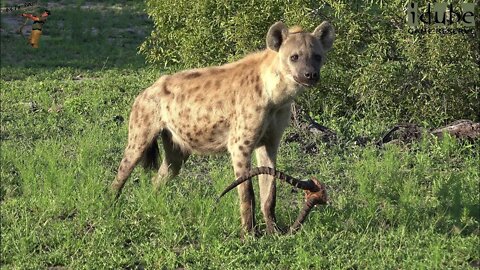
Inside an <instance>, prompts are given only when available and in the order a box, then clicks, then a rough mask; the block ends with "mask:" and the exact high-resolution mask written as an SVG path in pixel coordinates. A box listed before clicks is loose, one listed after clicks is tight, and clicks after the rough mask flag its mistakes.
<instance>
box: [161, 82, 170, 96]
mask: <svg viewBox="0 0 480 270" xmlns="http://www.w3.org/2000/svg"><path fill="white" fill-rule="evenodd" d="M163 93H164V94H165V95H167V96H168V95H170V94H171V93H172V92H170V91H169V90H168V88H167V86H166V85H165V84H163Z"/></svg>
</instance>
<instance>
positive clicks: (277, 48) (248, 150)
mask: <svg viewBox="0 0 480 270" xmlns="http://www.w3.org/2000/svg"><path fill="white" fill-rule="evenodd" d="M334 39H335V32H334V30H333V27H332V26H331V25H330V23H328V22H323V23H322V24H320V25H319V26H318V27H317V28H316V29H315V30H314V31H313V32H312V33H308V32H306V31H303V30H302V29H301V28H300V27H293V28H291V29H288V28H287V27H286V26H285V24H283V23H282V22H277V23H275V24H274V25H272V26H271V27H270V29H269V30H268V33H267V38H266V43H267V49H265V50H263V51H260V52H256V53H253V54H250V55H247V56H246V57H244V58H243V59H240V60H238V61H236V62H233V63H229V64H226V65H223V66H217V67H208V68H200V69H192V70H187V71H183V72H179V73H175V74H173V75H165V76H162V77H160V78H159V79H158V80H157V81H156V82H155V83H154V84H153V85H152V86H150V87H148V88H147V89H145V90H144V91H143V93H141V94H140V95H139V96H138V97H137V98H136V99H135V102H134V104H133V108H132V112H131V114H130V120H129V126H128V128H129V129H128V145H127V147H126V149H125V153H124V156H123V159H122V161H121V163H120V166H119V168H118V174H117V176H116V179H115V181H114V182H113V183H112V189H113V190H114V191H115V192H116V193H117V195H118V194H119V193H120V191H121V189H122V187H123V185H124V184H125V181H126V179H127V178H128V176H129V175H130V173H131V172H132V170H133V168H134V167H135V166H136V165H137V164H138V162H139V161H140V160H143V163H144V166H149V165H150V166H155V163H156V159H157V158H158V146H157V138H158V137H159V136H160V137H161V138H162V142H163V149H164V151H165V155H164V157H163V162H162V164H161V166H160V168H159V170H158V176H157V177H156V178H155V179H154V180H153V182H154V186H159V184H160V183H162V182H164V181H166V180H167V179H170V178H172V177H174V176H176V175H177V174H178V173H179V171H180V168H181V166H182V164H183V163H184V162H185V161H186V160H187V158H188V156H189V155H190V154H191V153H201V154H209V153H218V152H224V151H228V152H229V153H230V156H231V159H232V165H233V168H234V171H235V175H236V177H239V176H241V175H244V174H246V173H247V172H248V171H249V169H250V164H251V156H252V154H253V151H254V150H255V155H256V159H257V163H258V166H267V167H274V166H275V160H276V155H277V149H278V146H279V143H280V139H281V136H282V133H283V131H284V129H285V127H286V126H287V125H288V122H289V120H290V105H291V103H292V102H293V99H294V98H295V97H296V96H297V95H298V94H299V93H301V92H302V91H303V90H304V89H305V88H308V87H311V86H313V85H315V84H316V83H317V82H318V81H319V79H320V75H319V71H320V67H321V66H322V65H323V64H324V63H325V59H326V57H325V54H326V52H327V51H328V50H329V49H330V48H331V47H332V45H333V41H334ZM259 182H260V184H259V185H260V200H261V208H262V213H263V215H264V219H265V222H266V226H267V232H273V231H275V212H274V209H275V181H274V179H273V177H271V176H261V178H260V181H259ZM238 194H239V197H240V213H241V220H242V226H243V229H244V230H245V231H247V232H251V231H253V229H254V226H255V220H254V205H255V203H254V194H253V186H252V183H251V181H247V182H245V183H243V184H241V185H240V186H239V187H238Z"/></svg>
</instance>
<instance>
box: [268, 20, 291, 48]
mask: <svg viewBox="0 0 480 270" xmlns="http://www.w3.org/2000/svg"><path fill="white" fill-rule="evenodd" d="M287 35H288V28H287V26H286V25H285V24H284V23H283V22H276V23H275V24H274V25H272V26H270V29H268V33H267V47H268V48H269V49H271V50H274V51H276V52H278V50H279V49H280V46H281V45H282V42H283V41H284V40H285V39H286V38H287Z"/></svg>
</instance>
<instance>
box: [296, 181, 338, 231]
mask: <svg viewBox="0 0 480 270" xmlns="http://www.w3.org/2000/svg"><path fill="white" fill-rule="evenodd" d="M310 181H311V182H312V183H313V185H315V187H316V191H307V190H306V191H305V205H304V206H303V208H302V211H300V213H299V214H298V217H297V219H296V220H295V222H294V223H293V225H292V226H291V227H290V232H291V233H295V232H296V231H298V229H300V227H301V226H302V224H303V222H304V221H305V219H306V218H307V216H308V214H310V211H311V210H312V208H313V207H314V206H316V205H318V204H327V203H328V200H329V199H328V195H327V188H326V186H325V185H324V184H322V183H320V181H318V180H317V179H316V178H315V177H313V178H312V179H311V180H310Z"/></svg>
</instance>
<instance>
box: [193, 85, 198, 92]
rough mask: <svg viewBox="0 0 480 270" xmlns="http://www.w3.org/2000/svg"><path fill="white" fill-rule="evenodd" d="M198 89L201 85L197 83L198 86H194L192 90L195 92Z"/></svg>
mask: <svg viewBox="0 0 480 270" xmlns="http://www.w3.org/2000/svg"><path fill="white" fill-rule="evenodd" d="M198 89H200V86H198V85H197V86H195V87H193V88H192V92H195V91H197V90H198Z"/></svg>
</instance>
